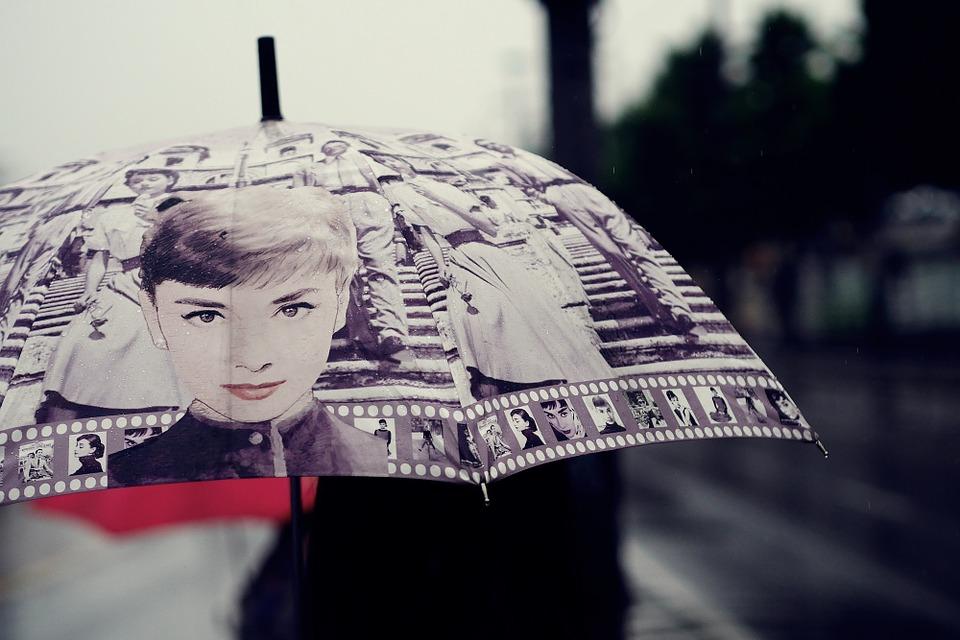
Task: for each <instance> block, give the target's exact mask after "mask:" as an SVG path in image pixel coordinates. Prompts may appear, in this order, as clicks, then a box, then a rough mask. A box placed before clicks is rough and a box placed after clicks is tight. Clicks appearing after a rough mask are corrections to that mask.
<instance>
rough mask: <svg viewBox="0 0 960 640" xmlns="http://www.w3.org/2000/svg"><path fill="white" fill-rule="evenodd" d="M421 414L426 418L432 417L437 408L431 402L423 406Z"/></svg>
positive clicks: (435, 413)
mask: <svg viewBox="0 0 960 640" xmlns="http://www.w3.org/2000/svg"><path fill="white" fill-rule="evenodd" d="M423 414H424V415H425V416H427V417H428V418H432V417H433V416H435V415H437V408H436V407H435V406H433V405H432V404H428V405H427V406H425V407H424V408H423Z"/></svg>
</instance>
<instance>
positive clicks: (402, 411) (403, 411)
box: [384, 404, 407, 416]
mask: <svg viewBox="0 0 960 640" xmlns="http://www.w3.org/2000/svg"><path fill="white" fill-rule="evenodd" d="M384 415H386V414H384ZM397 415H398V416H405V415H407V405H405V404H398V405H397Z"/></svg>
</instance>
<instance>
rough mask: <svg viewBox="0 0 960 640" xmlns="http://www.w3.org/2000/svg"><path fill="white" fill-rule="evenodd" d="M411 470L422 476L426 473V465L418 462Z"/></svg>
mask: <svg viewBox="0 0 960 640" xmlns="http://www.w3.org/2000/svg"><path fill="white" fill-rule="evenodd" d="M413 472H414V473H415V474H417V475H418V476H420V477H421V478H422V477H423V476H425V475H427V465H425V464H418V465H417V466H415V467H414V468H413Z"/></svg>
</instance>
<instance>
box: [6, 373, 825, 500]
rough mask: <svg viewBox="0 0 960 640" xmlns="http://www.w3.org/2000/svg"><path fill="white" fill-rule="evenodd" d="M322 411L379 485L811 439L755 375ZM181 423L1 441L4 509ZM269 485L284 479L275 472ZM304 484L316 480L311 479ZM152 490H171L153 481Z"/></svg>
mask: <svg viewBox="0 0 960 640" xmlns="http://www.w3.org/2000/svg"><path fill="white" fill-rule="evenodd" d="M323 406H324V409H325V412H326V413H327V414H328V417H329V419H330V420H331V421H334V422H336V423H337V424H339V425H343V427H344V428H346V429H348V430H351V431H354V432H357V433H358V434H359V433H360V432H362V434H363V435H364V436H366V437H372V438H375V439H376V440H377V442H379V443H380V444H378V445H377V447H378V449H379V447H382V450H380V454H382V456H384V457H385V459H386V460H387V464H386V467H385V469H386V474H382V475H389V476H407V477H412V478H426V479H433V480H441V481H449V482H467V483H473V484H479V483H481V482H487V481H490V480H495V479H497V478H498V477H502V476H505V475H509V474H511V473H513V472H516V471H519V470H521V469H523V468H525V467H529V466H535V465H538V464H543V463H546V462H549V461H552V460H556V459H560V458H564V457H572V456H577V455H582V454H586V453H590V452H595V451H602V450H612V449H619V448H624V447H629V446H636V445H643V444H647V443H654V442H664V441H671V440H682V439H709V438H716V437H768V438H782V439H794V440H806V441H813V440H815V439H816V436H815V434H814V433H813V432H812V430H811V429H810V427H809V425H807V424H806V422H805V421H804V420H803V418H802V417H801V416H800V414H799V412H798V411H797V408H796V405H795V404H794V403H793V401H792V400H791V399H790V398H789V396H787V394H786V393H785V392H784V391H783V389H782V387H781V386H780V385H779V384H778V383H777V382H776V381H775V380H772V379H768V378H766V377H763V376H752V375H751V376H747V377H744V376H742V375H723V374H686V375H670V376H648V377H631V378H623V379H620V380H609V381H601V382H590V383H581V384H574V385H554V386H550V387H543V388H540V389H532V390H528V391H524V392H520V393H514V394H504V395H501V396H497V397H495V398H491V399H488V400H485V401H483V402H479V403H476V404H475V405H471V406H470V407H467V408H465V409H464V408H459V407H451V406H444V405H436V404H432V403H383V402H368V403H355V404H334V403H327V404H324V405H323ZM183 416H184V414H183V413H182V412H180V413H173V412H162V413H150V414H141V415H131V416H113V417H104V418H97V419H90V420H86V421H74V422H73V423H71V424H66V423H60V424H47V425H36V426H34V427H29V428H22V429H12V430H6V431H0V503H10V502H18V501H22V500H29V499H33V498H39V497H43V496H47V495H55V494H63V493H72V492H78V491H89V490H95V489H102V488H108V487H110V486H118V485H115V484H114V483H113V482H112V481H111V480H110V479H109V477H110V469H109V468H108V465H109V459H110V458H112V457H114V456H115V455H116V454H117V453H119V452H125V451H127V450H130V449H134V448H136V447H141V446H144V445H148V446H149V444H148V443H149V442H150V441H151V440H152V439H154V438H157V437H158V436H160V435H161V434H164V433H167V432H168V431H169V430H170V429H171V427H172V426H173V425H175V424H177V423H178V422H179V421H180V420H181V419H183ZM171 435H172V434H171ZM239 437H240V438H241V439H244V445H245V446H249V447H250V448H251V449H256V448H262V447H264V446H269V443H268V439H266V438H264V437H262V436H260V433H258V432H254V431H251V432H250V433H249V436H247V435H246V432H244V433H241V434H240V435H239ZM158 442H159V441H158ZM207 453H209V455H210V456H211V457H216V456H217V455H220V453H219V452H218V451H213V450H211V451H209V452H207ZM203 454H204V451H203V449H202V447H199V448H198V449H196V450H194V451H191V457H194V456H197V455H200V456H202V455H203ZM218 469H219V475H217V476H215V477H217V478H231V477H246V476H245V474H244V473H243V472H242V470H238V468H237V467H229V466H221V467H219V468H218ZM256 475H265V474H262V473H260V474H256ZM266 475H269V474H266ZM273 475H278V476H282V475H286V473H284V472H283V471H282V470H279V469H277V470H275V473H274V474H273ZM302 475H317V474H310V473H309V470H307V472H306V473H302ZM319 475H323V473H320V474H319ZM364 475H373V474H364ZM206 479H213V478H206ZM154 481H155V482H166V481H171V480H170V479H165V478H163V477H159V476H158V477H157V478H155V479H154ZM144 484H146V483H144Z"/></svg>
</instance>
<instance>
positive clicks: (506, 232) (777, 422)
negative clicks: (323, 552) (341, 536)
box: [0, 50, 819, 502]
mask: <svg viewBox="0 0 960 640" xmlns="http://www.w3.org/2000/svg"><path fill="white" fill-rule="evenodd" d="M271 53H272V50H271ZM268 68H269V66H268ZM271 80H272V85H273V86H275V76H273V78H271V77H270V76H269V74H267V75H266V76H265V80H264V81H265V82H266V84H267V86H270V85H271ZM271 95H272V96H274V97H272V98H271ZM264 96H265V117H264V121H263V122H261V123H260V124H258V125H256V126H253V127H248V128H240V129H233V130H229V131H223V132H218V133H214V134H210V135H205V136H195V137H190V138H183V139H178V140H174V141H171V142H168V143H164V144H155V145H143V146H140V147H137V148H133V149H128V150H124V151H119V152H110V153H104V154H102V155H100V156H97V157H95V158H89V159H84V160H81V161H77V162H72V163H67V164H64V165H61V166H58V167H55V168H53V169H51V170H48V171H44V172H41V173H38V174H36V175H34V176H30V177H28V178H26V179H24V180H21V181H18V182H16V183H13V184H10V185H7V186H6V187H3V188H2V189H0V211H2V213H3V227H2V237H3V238H4V247H3V248H4V253H3V257H2V265H0V269H2V273H0V276H2V277H3V287H2V291H0V338H2V346H0V350H2V351H0V355H2V359H0V393H2V404H0V424H3V425H4V430H3V431H0V454H2V463H3V472H2V487H0V501H3V502H17V501H21V500H25V499H31V498H37V497H42V496H48V495H57V494H64V493H71V492H78V491H87V490H93V489H100V488H106V487H113V486H136V485H141V484H153V483H162V482H175V481H186V480H204V479H218V478H232V477H257V476H281V477H282V476H311V475H371V476H409V477H419V478H425V479H432V480H439V481H446V482H463V483H474V484H478V485H481V486H483V487H484V488H485V486H486V483H489V482H491V481H493V480H496V479H498V478H502V477H506V476H509V475H511V474H514V473H516V472H518V471H520V470H522V469H523V468H525V467H531V466H536V465H541V464H545V463H548V462H550V461H552V460H557V459H561V458H567V457H573V456H579V455H583V454H587V453H590V452H594V451H602V450H611V449H617V448H623V447H629V446H636V445H642V444H647V443H656V442H665V441H675V440H692V439H704V438H717V437H768V438H780V439H786V440H793V441H808V442H817V443H819V439H818V438H817V436H816V434H815V432H814V431H813V430H812V429H811V427H810V425H808V424H807V423H806V421H805V420H804V419H803V417H802V416H801V414H800V413H799V411H798V409H797V407H796V405H795V404H794V403H793V401H792V400H791V399H790V397H789V395H788V394H787V393H786V392H785V391H784V390H783V387H782V386H781V385H780V383H779V382H777V380H776V378H775V377H774V376H773V374H772V373H771V372H770V371H769V369H768V368H767V367H766V366H765V365H764V364H763V363H762V362H761V360H760V359H759V358H758V357H757V355H756V354H755V353H754V351H753V350H752V349H751V348H750V347H749V345H747V343H746V342H745V341H744V340H743V339H742V338H741V337H740V335H739V334H738V333H737V332H736V330H735V329H734V328H733V327H732V326H731V324H730V323H729V322H728V321H727V320H726V318H725V317H724V316H723V315H722V314H721V313H720V312H719V311H718V309H717V308H716V306H715V305H714V304H713V303H712V302H711V301H710V300H709V298H707V297H706V296H705V295H704V293H703V291H702V290H701V289H700V288H699V287H698V286H697V285H696V284H695V283H694V282H693V281H692V279H691V278H690V277H689V275H688V274H687V273H686V272H685V271H684V270H683V268H682V267H680V266H679V265H678V264H677V263H676V261H675V260H674V259H673V258H672V257H671V256H670V254H669V253H668V252H667V251H666V250H664V249H663V248H662V247H661V246H660V245H659V244H657V243H656V241H655V240H654V239H653V238H652V237H651V236H650V235H649V233H647V232H646V230H645V229H644V228H643V227H641V226H640V225H639V224H637V223H636V222H635V221H634V220H633V219H631V218H630V217H628V216H627V215H625V214H624V213H623V212H622V211H621V210H620V209H619V208H617V206H616V205H615V204H614V203H613V202H611V201H610V200H609V199H607V198H606V197H605V196H603V195H602V194H601V193H600V192H598V191H597V190H596V189H594V188H593V187H592V186H591V185H589V184H587V183H586V182H584V181H583V180H581V179H579V178H578V177H577V176H575V175H573V174H572V173H570V172H568V171H566V170H564V169H563V168H562V167H560V166H557V165H556V164H553V163H551V162H549V161H547V160H545V159H543V158H541V157H539V156H536V155H534V154H531V153H528V152H525V151H522V150H519V149H515V148H513V147H510V146H508V145H504V144H500V143H497V142H493V141H488V140H483V139H476V138H470V137H465V136H459V135H441V134H437V133H433V132H426V131H398V130H373V129H366V128H362V127H353V126H350V127H339V126H329V125H321V124H294V123H289V122H285V121H283V120H282V119H280V117H279V103H278V101H277V100H276V98H275V94H271V92H270V91H267V92H265V93H264Z"/></svg>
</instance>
